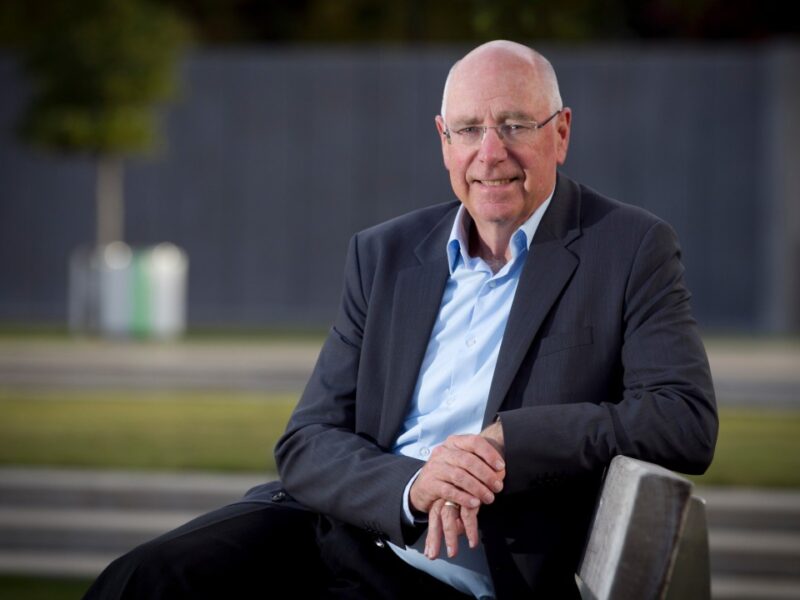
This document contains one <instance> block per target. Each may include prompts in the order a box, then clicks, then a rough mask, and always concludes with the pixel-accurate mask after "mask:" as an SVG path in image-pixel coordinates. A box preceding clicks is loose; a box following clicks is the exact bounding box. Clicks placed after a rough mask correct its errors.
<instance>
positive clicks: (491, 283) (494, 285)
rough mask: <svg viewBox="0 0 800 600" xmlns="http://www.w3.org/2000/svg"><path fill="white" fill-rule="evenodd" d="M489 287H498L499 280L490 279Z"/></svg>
mask: <svg viewBox="0 0 800 600" xmlns="http://www.w3.org/2000/svg"><path fill="white" fill-rule="evenodd" d="M489 287H490V288H496V287H497V282H496V281H490V282H489Z"/></svg>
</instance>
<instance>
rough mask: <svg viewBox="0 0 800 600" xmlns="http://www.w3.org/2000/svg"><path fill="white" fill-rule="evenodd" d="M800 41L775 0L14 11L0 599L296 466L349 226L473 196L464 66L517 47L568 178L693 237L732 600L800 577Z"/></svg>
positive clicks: (2, 225)
mask: <svg viewBox="0 0 800 600" xmlns="http://www.w3.org/2000/svg"><path fill="white" fill-rule="evenodd" d="M798 34H800V25H798V22H797V21H796V20H794V19H791V18H787V14H786V9H785V8H783V7H780V6H779V4H778V2H777V1H770V0H768V1H762V2H753V1H745V0H733V1H726V2H723V1H722V0H693V1H689V0H642V1H638V2H633V1H631V0H611V1H607V2H602V3H598V2H590V1H588V0H569V1H564V2H560V3H552V2H543V1H541V0H528V1H523V0H495V1H491V2H490V1H488V0H453V1H451V2H420V1H418V0H410V1H406V2H401V1H398V0H385V1H378V0H338V1H334V0H300V1H296V2H291V3H288V2H279V1H277V0H265V1H257V0H231V1H224V0H172V1H167V0H163V1H160V2H156V1H155V0H152V1H148V0H83V1H81V2H75V1H74V0H73V1H71V2H69V1H66V0H42V1H41V2H37V3H26V2H22V1H19V0H6V1H5V2H4V3H2V4H0V465H2V466H0V597H15V598H16V597H25V598H33V597H48V598H54V597H62V596H59V594H61V595H63V597H76V596H79V595H80V593H81V591H82V590H83V589H85V587H86V585H87V582H88V580H89V579H90V578H91V577H92V576H93V575H94V574H96V573H97V572H98V571H99V569H100V568H102V566H103V565H104V564H105V563H107V562H108V560H110V559H111V558H113V556H115V555H117V554H119V553H120V552H122V551H124V549H125V548H128V547H131V546H132V545H133V544H135V543H137V542H138V541H140V540H142V539H147V538H148V537H152V535H155V534H157V533H158V532H160V531H163V530H164V529H166V528H168V527H171V526H174V525H176V524H178V523H180V522H181V520H182V519H184V520H185V518H189V517H190V516H191V515H192V514H195V513H196V512H198V511H200V510H207V509H208V508H212V507H214V506H217V505H219V504H221V503H223V502H225V501H227V500H230V499H233V498H235V497H237V496H238V495H240V494H241V493H242V492H243V491H244V490H245V489H246V487H247V485H249V484H251V483H254V482H258V481H260V480H263V479H264V478H265V477H269V476H270V475H269V474H270V473H271V472H273V471H274V463H273V462H272V457H271V448H272V445H273V444H274V441H275V439H276V438H277V436H278V435H279V434H280V432H281V431H282V428H283V425H284V424H285V421H286V418H287V416H288V414H289V412H290V411H291V408H292V406H293V404H294V402H295V401H296V399H297V396H298V394H299V391H300V390H301V389H302V386H303V383H304V380H305V377H306V376H307V374H308V372H309V371H310V369H311V366H312V365H313V361H314V358H315V355H316V352H317V351H318V349H319V346H320V344H321V340H322V336H323V335H324V332H325V331H326V329H327V327H328V324H329V323H330V321H331V320H332V318H333V315H334V312H335V309H336V306H337V303H338V296H339V291H340V284H341V272H342V266H343V260H344V254H345V249H346V245H347V241H348V239H349V237H350V236H351V235H352V234H353V233H354V232H356V231H357V230H359V229H362V228H364V227H367V226H369V225H372V224H375V223H377V222H380V221H382V220H385V219H387V218H391V217H393V216H396V215H399V214H401V213H404V212H407V211H408V210H411V209H414V208H417V207H421V206H425V205H429V204H433V203H438V202H444V201H448V200H451V199H452V198H453V196H452V191H451V190H450V186H449V182H448V178H447V175H446V172H445V171H444V168H443V166H442V163H441V156H440V149H439V143H438V138H437V136H436V134H435V129H434V122H433V118H434V116H435V115H436V114H437V113H438V111H439V105H440V102H441V93H442V86H443V83H444V78H445V76H446V74H447V70H448V69H449V67H450V65H451V64H452V63H453V61H454V60H456V59H457V58H459V57H460V56H462V55H463V54H464V53H465V52H466V51H467V50H468V49H469V48H471V47H473V46H475V45H477V44H478V43H481V42H483V41H486V40H490V39H495V38H505V39H513V40H516V41H520V42H524V43H529V44H531V45H532V46H534V47H536V48H537V49H539V50H540V51H542V52H543V53H544V54H545V55H546V56H547V57H548V58H550V60H551V62H552V63H553V65H554V67H555V69H556V72H557V73H558V76H559V81H560V85H561V92H562V96H563V98H564V102H565V104H566V105H568V106H570V107H571V108H572V109H573V118H574V121H573V129H572V141H571V146H570V153H569V158H568V160H567V163H566V165H565V166H564V167H563V171H564V172H565V173H566V174H568V175H569V176H570V177H572V178H574V179H577V180H579V181H581V182H582V183H584V184H586V185H589V186H591V187H594V188H596V189H598V190H599V191H601V192H602V193H605V194H606V195H610V196H612V197H615V198H618V199H620V200H622V201H624V202H628V203H631V204H635V205H639V206H642V207H644V208H646V209H648V210H650V211H651V212H654V213H656V214H657V215H659V216H661V217H663V218H664V219H666V220H667V221H669V222H670V223H671V224H672V225H673V226H674V227H675V229H676V230H677V232H678V234H679V236H680V239H681V243H682V247H683V251H684V257H683V258H684V263H685V265H686V268H687V272H686V277H687V280H688V283H689V286H690V289H691V290H692V292H693V306H694V310H695V315H696V317H697V318H698V321H699V322H700V325H701V328H702V331H703V332H704V336H705V339H706V342H707V345H708V349H709V354H710V358H711V362H712V370H713V372H714V376H715V380H716V385H717V390H718V396H719V403H720V407H721V414H722V430H721V435H720V444H719V448H718V453H717V458H716V460H715V464H714V466H712V469H711V470H710V471H709V473H708V474H707V475H706V476H704V477H702V478H698V479H697V484H698V485H699V486H701V489H702V490H703V492H704V493H705V495H706V496H707V498H708V499H709V515H710V519H711V525H712V536H711V542H712V566H713V571H714V595H715V597H718V598H800V566H798V565H800V492H798V491H797V490H800V441H799V440H800V168H799V167H800V141H798V140H800V37H798ZM701 495H703V494H701ZM37 594H39V596H37Z"/></svg>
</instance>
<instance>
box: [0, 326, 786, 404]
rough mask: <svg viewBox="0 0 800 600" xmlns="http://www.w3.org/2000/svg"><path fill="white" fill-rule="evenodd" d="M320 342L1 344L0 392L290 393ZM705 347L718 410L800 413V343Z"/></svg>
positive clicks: (745, 342)
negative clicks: (783, 409) (751, 408)
mask: <svg viewBox="0 0 800 600" xmlns="http://www.w3.org/2000/svg"><path fill="white" fill-rule="evenodd" d="M320 344H321V341H311V342H308V341H306V342H302V341H300V342H294V341H293V342H284V343H277V342H246V343H243V342H238V343H237V342H179V343H152V342H151V343H147V342H144V343H143V342H134V343H123V342H111V341H103V340H91V339H84V340H81V339H78V340H69V339H64V340H36V339H31V340H25V339H23V338H17V339H1V338H0V387H6V388H9V387H11V388H13V387H21V388H29V389H30V388H39V389H42V388H45V389H47V388H50V389H103V388H123V389H124V388H129V389H204V390H220V389H243V390H260V391H290V392H296V391H299V390H301V389H302V388H303V386H304V384H305V382H306V380H307V378H308V375H309V374H310V373H311V369H312V368H313V366H314V361H315V359H316V356H317V353H318V352H319V347H320ZM707 345H708V352H709V360H710V362H711V369H712V373H713V375H714V380H715V384H716V388H717V396H718V399H719V403H720V405H723V406H725V405H755V406H762V405H766V406H777V407H795V408H800V341H786V342H775V341H767V342H763V341H760V342H759V341H752V340H739V341H736V340H734V341H731V340H716V339H711V340H709V341H708V344H707Z"/></svg>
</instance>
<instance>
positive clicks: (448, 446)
mask: <svg viewBox="0 0 800 600" xmlns="http://www.w3.org/2000/svg"><path fill="white" fill-rule="evenodd" d="M503 450H504V440H503V428H502V426H501V425H500V422H499V421H496V422H494V423H492V424H491V425H490V426H489V427H487V428H486V429H484V430H483V431H482V432H481V433H480V434H479V435H451V436H450V437H448V438H447V439H446V440H445V441H444V443H443V444H441V445H440V446H437V447H436V448H435V449H434V450H433V452H431V456H430V458H429V459H428V462H426V463H425V465H424V466H423V467H422V470H421V471H420V473H419V476H418V477H417V479H416V480H415V481H414V483H413V484H412V485H411V490H410V492H409V501H410V503H411V506H412V507H413V508H414V509H415V510H416V511H417V512H420V513H427V514H428V535H427V538H426V539H425V556H427V557H428V558H429V559H434V558H436V557H438V556H439V552H440V550H441V544H442V538H443V537H444V542H445V546H446V549H447V556H449V557H453V556H455V555H456V554H457V552H458V538H459V536H461V535H465V536H466V538H467V541H468V542H469V547H470V548H475V547H476V546H477V545H478V543H479V538H478V511H479V510H480V507H481V505H483V504H491V503H492V502H494V498H495V494H496V493H498V492H500V491H501V490H502V489H503V480H504V479H505V476H506V466H505V461H504V460H503Z"/></svg>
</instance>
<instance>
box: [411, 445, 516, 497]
mask: <svg viewBox="0 0 800 600" xmlns="http://www.w3.org/2000/svg"><path fill="white" fill-rule="evenodd" d="M428 465H430V466H429V467H428V470H429V471H430V472H432V473H433V472H436V473H438V475H439V477H440V479H442V480H443V481H447V482H449V483H451V484H453V485H455V486H456V487H458V488H460V489H462V490H464V491H465V492H468V493H470V494H472V495H473V496H475V497H476V498H480V500H481V501H482V502H483V503H485V504H490V503H491V502H493V501H494V493H495V492H498V491H500V490H501V489H502V488H503V482H502V480H503V478H504V477H505V471H500V472H498V471H495V470H494V469H492V468H490V467H489V466H488V465H487V464H486V463H484V462H483V460H482V459H480V458H478V457H477V456H475V455H474V454H471V453H470V452H468V451H466V450H462V449H458V448H453V447H443V446H439V447H437V448H436V449H434V451H433V453H432V454H431V459H430V460H429V461H428V463H426V466H428ZM423 468H425V467H423ZM439 494H440V495H441V496H442V497H447V496H446V495H445V494H443V493H442V492H441V491H440V492H439ZM462 504H463V503H462Z"/></svg>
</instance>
